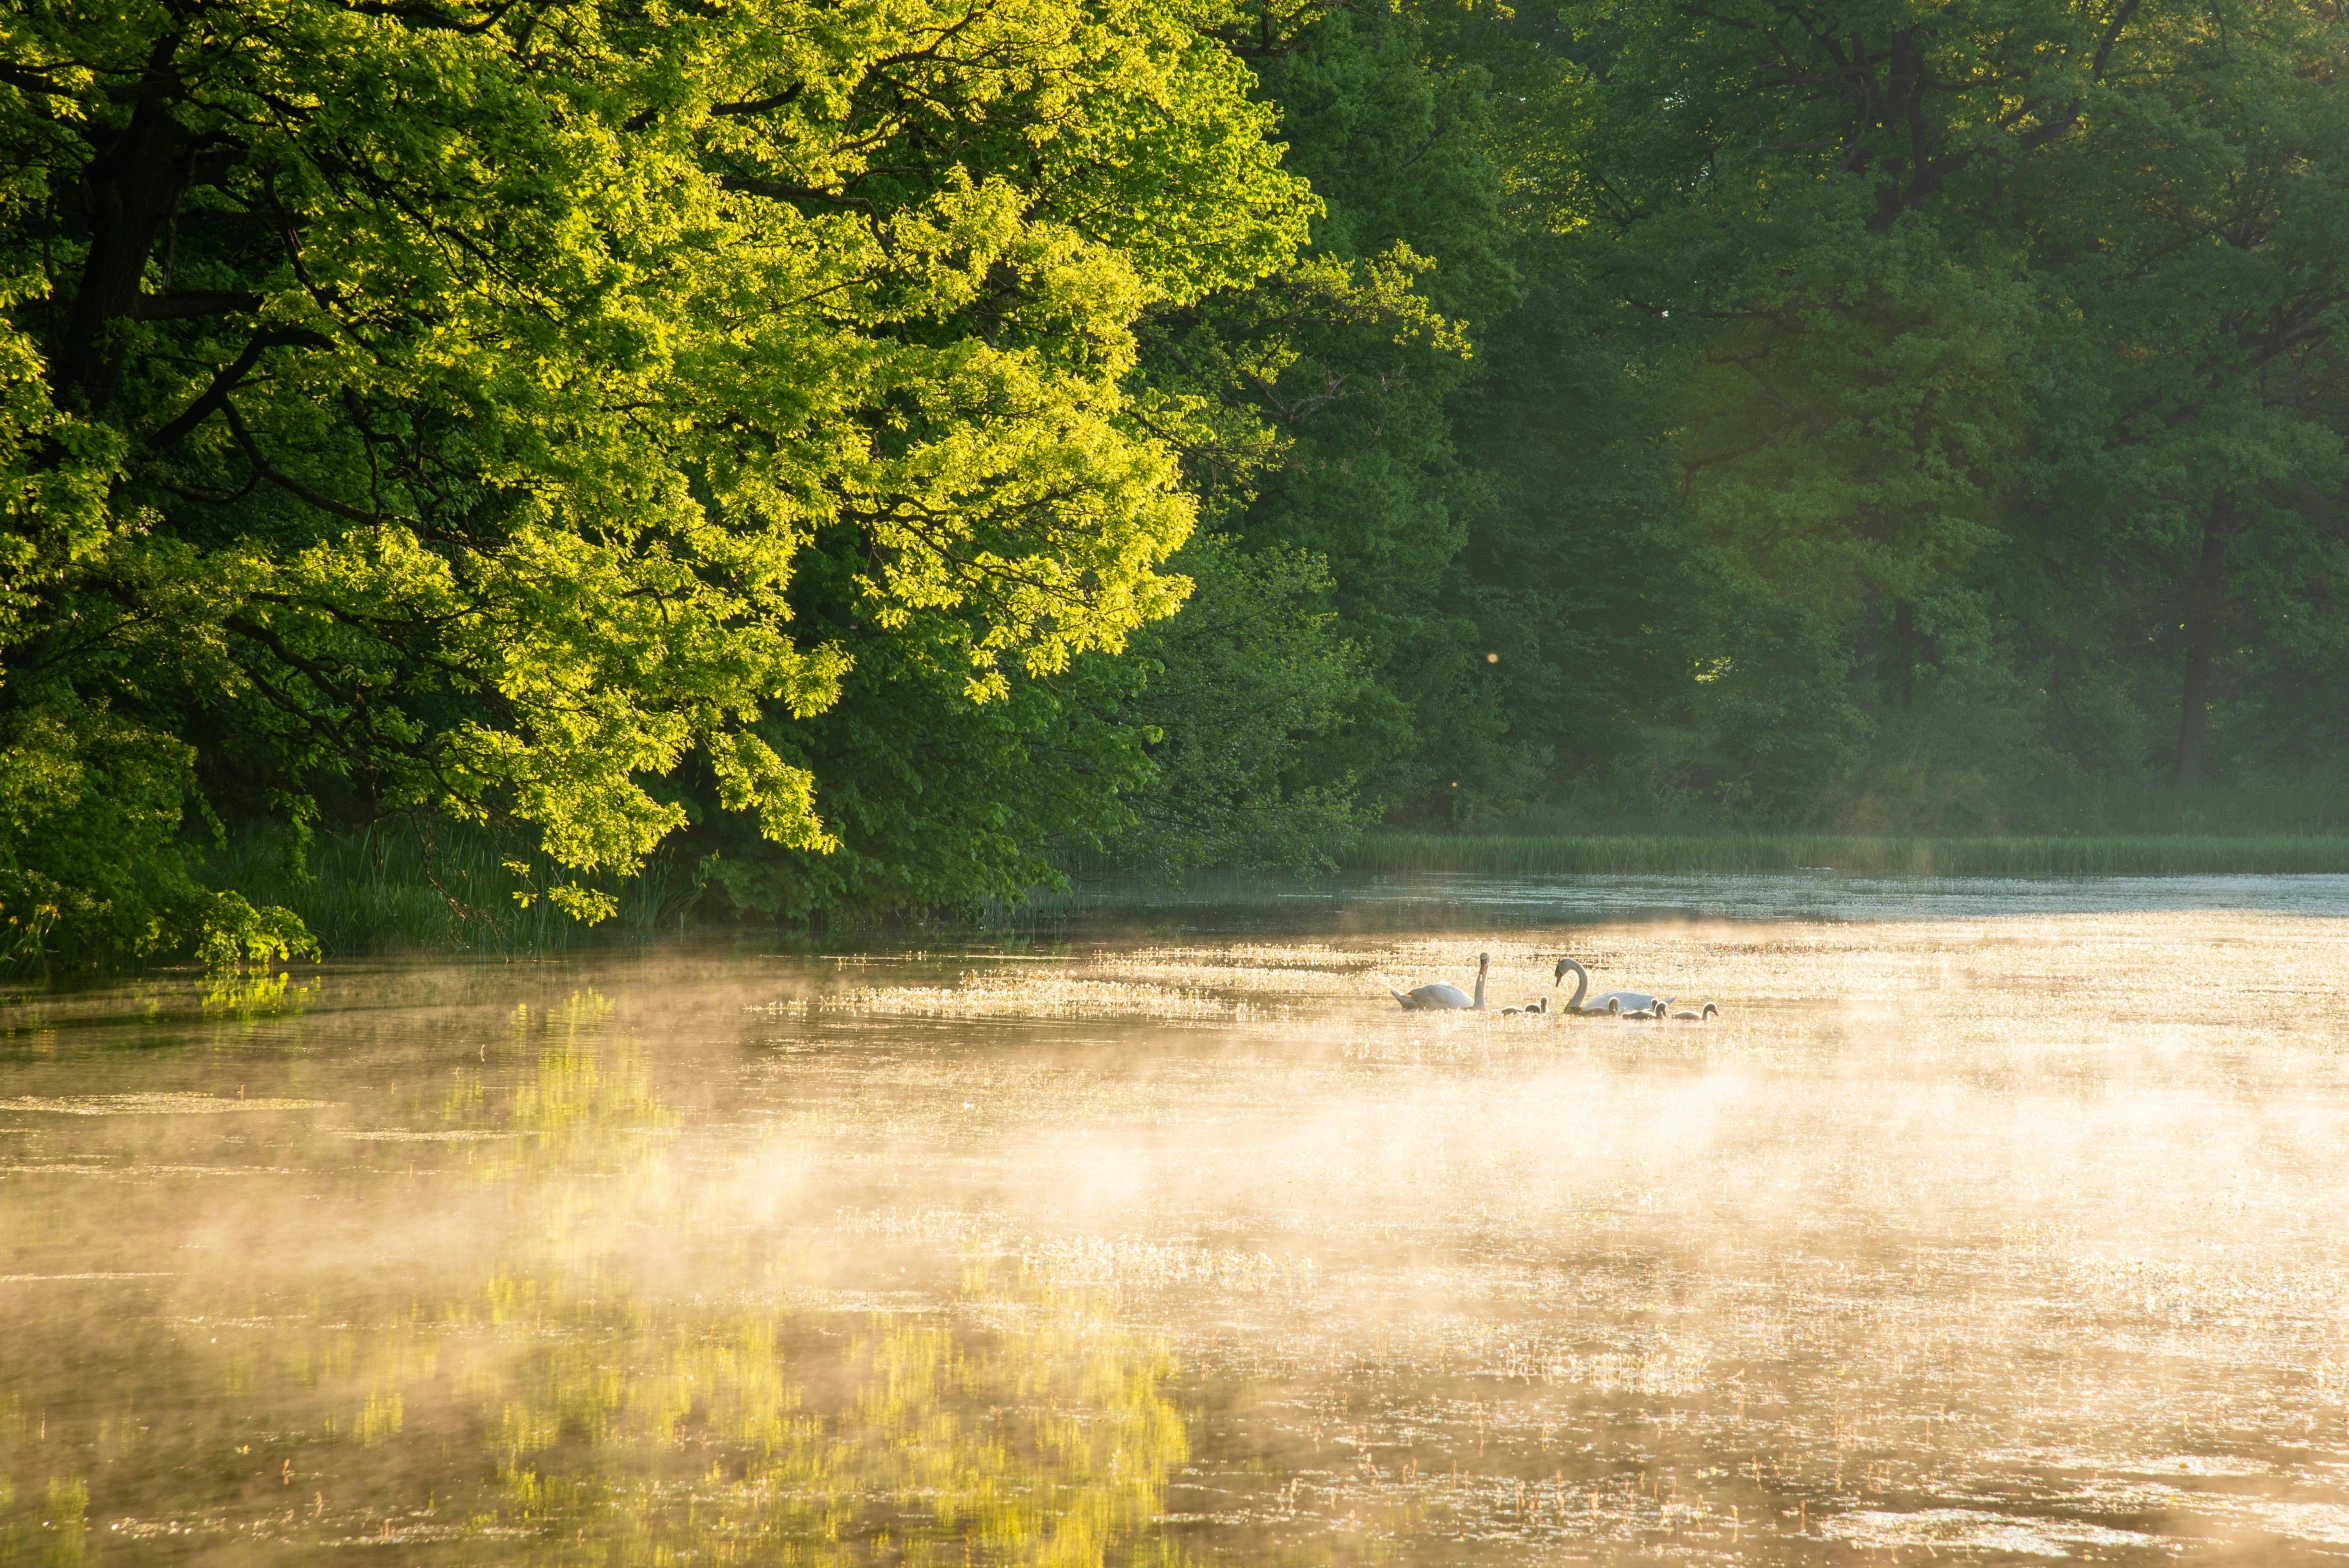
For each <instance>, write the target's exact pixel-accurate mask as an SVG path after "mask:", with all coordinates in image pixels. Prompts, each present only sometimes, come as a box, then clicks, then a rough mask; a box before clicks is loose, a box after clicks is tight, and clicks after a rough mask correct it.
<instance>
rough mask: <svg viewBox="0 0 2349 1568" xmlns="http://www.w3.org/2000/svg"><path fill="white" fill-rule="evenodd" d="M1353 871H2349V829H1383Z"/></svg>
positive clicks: (1368, 841)
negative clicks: (2082, 832)
mask: <svg viewBox="0 0 2349 1568" xmlns="http://www.w3.org/2000/svg"><path fill="white" fill-rule="evenodd" d="M1344 868H1345V869H1346V870H1348V871H1372V872H1376V871H1461V872H1475V873H1482V874H1485V875H1493V876H1514V875H1525V876H1535V875H1541V874H1544V873H1572V872H1582V873H1590V874H1602V875H1603V874H1615V875H1637V874H1641V873H1657V872H1741V871H1742V872H1769V871H1804V870H1820V869H1823V870H1832V871H1837V872H1841V873H1844V874H1846V875H1854V876H1898V877H1912V876H1914V877H1928V876H1934V877H2151V876H2198V875H2228V874H2239V875H2279V874H2292V873H2311V872H2318V873H2322V872H2330V873H2349V834H2287V833H2278V834H2264V835H2255V836H2246V837H2226V836H2223V835H2217V834H2177V835H2171V834H2143V835H2120V836H2111V837H2101V836H2100V837H2045V838H1929V837H1913V838H1908V837H1882V838H1873V837H1860V836H1855V835H1849V834H1837V833H1705V834H1674V833H1525V834H1517V833H1486V834H1478V833H1373V834H1369V835H1367V836H1365V837H1364V838H1363V840H1362V842H1361V844H1360V845H1359V846H1358V847H1357V848H1356V849H1355V850H1354V851H1353V852H1352V853H1351V854H1349V855H1348V856H1346V857H1345V860H1344Z"/></svg>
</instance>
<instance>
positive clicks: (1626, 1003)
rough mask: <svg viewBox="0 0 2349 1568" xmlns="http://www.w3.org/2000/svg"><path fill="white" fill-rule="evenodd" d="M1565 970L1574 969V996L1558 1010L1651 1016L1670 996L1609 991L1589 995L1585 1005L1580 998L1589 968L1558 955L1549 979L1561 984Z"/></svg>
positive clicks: (1587, 984) (1587, 986) (1585, 990)
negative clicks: (1598, 994) (1590, 996)
mask: <svg viewBox="0 0 2349 1568" xmlns="http://www.w3.org/2000/svg"><path fill="white" fill-rule="evenodd" d="M1568 970H1572V971H1574V995H1573V997H1572V998H1571V999H1569V1000H1568V1002H1567V1003H1566V1005H1565V1006H1564V1007H1561V1008H1559V1009H1558V1011H1560V1012H1562V1013H1580V1014H1582V1015H1583V1016H1585V1017H1591V1016H1595V1015H1597V1014H1600V1013H1604V1014H1606V1015H1608V1016H1609V1017H1621V1016H1623V1015H1624V1014H1626V1013H1644V1014H1646V1015H1648V1016H1649V1017H1651V1018H1652V1017H1654V1016H1656V1013H1657V1010H1658V1009H1659V1008H1663V1007H1668V1006H1670V1005H1671V1002H1672V998H1670V997H1668V996H1667V997H1654V996H1650V995H1648V994H1647V993H1646V992H1645V991H1609V992H1608V993H1607V994H1606V995H1604V996H1594V997H1592V998H1591V1000H1590V1005H1589V1006H1587V1007H1585V1006H1584V1005H1583V1002H1582V999H1583V997H1584V995H1585V994H1587V993H1588V992H1589V990H1590V971H1589V970H1587V969H1585V968H1583V967H1582V965H1580V964H1578V963H1576V962H1575V961H1574V960H1573V959H1571V958H1561V959H1559V960H1558V967H1557V968H1556V969H1554V970H1552V971H1551V972H1550V979H1551V982H1552V983H1553V984H1558V985H1563V984H1564V983H1565V981H1566V972H1567V971H1568Z"/></svg>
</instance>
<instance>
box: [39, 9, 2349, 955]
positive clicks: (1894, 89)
mask: <svg viewBox="0 0 2349 1568" xmlns="http://www.w3.org/2000/svg"><path fill="white" fill-rule="evenodd" d="M0 26H4V27H5V29H6V33H5V39H6V43H5V61H4V63H0V128H4V130H0V134H4V135H5V138H6V153H7V167H6V171H5V174H4V175H0V254H4V260H0V308H4V309H5V311H6V322H7V327H6V333H5V342H4V344H0V355H4V357H0V378H4V385H0V423H4V425H5V434H4V436H0V443H4V446H5V451H6V453H7V469H6V473H5V477H4V480H0V483H4V484H5V487H6V495H7V498H8V506H9V520H8V529H7V533H6V536H5V541H4V546H0V548H4V554H0V657H4V659H5V683H4V684H0V900H4V901H5V906H6V910H7V918H8V936H7V941H8V943H9V954H8V956H9V958H10V959H11V961H13V962H16V963H19V964H23V963H28V962H37V963H45V964H54V963H69V964H70V963H91V962H110V961H116V960H120V959H122V958H126V957H140V956H148V955H161V954H169V953H174V952H180V951H185V950H187V949H188V948H190V947H191V946H203V947H207V948H208V950H209V951H210V952H211V954H212V956H213V957H214V958H215V959H216V960H217V959H219V958H220V957H222V956H223V955H227V956H231V957H233V956H235V955H237V954H240V953H247V952H258V951H268V950H275V951H283V950H285V949H286V948H288V947H299V946H300V945H301V944H302V943H303V941H304V937H303V934H302V932H301V929H300V925H299V923H298V922H296V921H294V920H293V918H292V917H291V916H290V915H288V914H286V913H285V912H284V911H283V910H281V909H278V908H275V907H273V906H274V901H275V899H276V898H278V897H280V896H282V894H283V889H284V888H285V887H287V886H289V885H299V884H301V883H302V881H303V879H304V878H305V877H306V876H311V877H314V876H316V875H318V874H320V873H319V870H318V867H319V866H320V865H321V864H327V865H330V866H331V863H332V862H331V858H330V859H329V860H328V861H324V862H322V861H321V860H320V859H319V846H321V845H326V844H330V843H332V842H335V841H336V840H337V836H338V835H341V836H342V837H343V838H345V839H347V838H348V837H349V836H350V835H352V834H354V833H358V832H361V831H362V830H364V831H365V832H368V833H381V832H382V831H383V824H385V823H398V824H404V825H405V826H404V827H403V829H402V831H405V832H407V833H409V834H410V835H411V836H412V837H413V838H414V839H415V841H417V842H421V843H423V844H424V845H425V846H426V853H425V855H424V857H423V865H424V867H425V872H426V874H427V875H429V871H430V865H431V846H433V845H435V844H445V843H449V842H453V841H454V840H452V839H451V837H450V835H458V836H464V835H471V837H470V838H467V839H466V840H465V841H466V842H468V843H473V844H476V845H478V844H491V845H494V846H496V848H495V850H494V853H495V854H496V855H497V856H498V857H500V858H502V859H503V860H505V861H506V862H508V863H509V866H510V874H511V876H512V877H513V878H514V879H515V883H516V887H517V888H518V890H519V891H520V892H521V894H522V895H523V897H525V898H526V899H540V898H543V899H547V900H551V901H552V902H553V903H554V904H555V905H557V906H559V907H560V908H562V909H564V910H565V911H567V912H568V913H569V914H570V915H572V916H576V917H580V918H594V917H596V916H598V915H601V914H604V913H607V912H608V911H609V910H610V909H611V908H612V907H613V899H614V890H615V888H617V887H618V885H619V882H620V881H621V880H624V879H626V878H628V877H630V876H633V875H636V874H638V873H640V872H641V871H642V870H643V869H644V868H645V867H646V866H647V865H648V864H657V865H658V866H660V867H662V868H665V869H664V874H665V875H668V876H669V877H670V878H671V879H672V880H673V881H676V882H677V883H678V884H679V885H682V886H687V887H689V888H690V890H691V897H690V900H689V902H691V903H692V904H693V906H694V908H695V909H696V910H697V911H698V913H700V914H701V915H703V916H705V917H714V918H752V919H761V920H765V919H777V920H786V921H819V922H834V923H838V922H844V921H849V922H853V921H860V920H870V919H873V918H877V917H882V916H887V915H891V914H897V913H904V912H907V911H920V910H929V909H938V908H947V909H953V908H969V907H973V906H976V905H978V904H981V903H984V902H986V901H990V900H1002V899H1008V898H1015V897H1017V896H1018V894H1019V893H1020V892H1021V890H1023V889H1025V888H1028V887H1031V886H1034V885H1036V884H1037V883H1038V882H1039V881H1042V880H1046V879H1048V878H1050V877H1051V876H1052V875H1053V874H1054V868H1055V867H1066V866H1069V865H1071V864H1077V863H1083V864H1088V865H1118V866H1126V867H1132V868H1136V869H1141V870H1146V871H1151V872H1155V873H1159V874H1167V873H1172V872H1179V871H1181V870H1184V869H1186V868H1191V867H1196V866H1205V865H1229V866H1247V867H1289V868H1294V869H1299V870H1312V869H1315V868H1319V867H1326V866H1327V865H1329V864H1330V863H1331V861H1332V859H1333V857H1336V856H1339V855H1342V854H1343V853H1344V851H1345V849H1346V847H1347V845H1348V844H1349V843H1350V842H1351V841H1352V840H1353V838H1354V836H1356V835H1358V834H1359V833H1360V832H1362V831H1363V830H1364V829H1365V828H1366V827H1369V826H1372V825H1375V824H1380V823H1386V824H1436V825H1450V826H1474V825H1490V824H1509V823H1518V824H1525V823H1534V824H1548V825H1555V826H1570V827H1587V826H1596V825H1605V824H1630V823H1636V824H1641V825H1650V826H1652V825H1659V824H1662V825H1676V826H1680V827H1685V828H1705V829H1718V828H1754V827H1770V826H1786V827H1801V828H1811V829H1841V830H1851V831H1861V832H1890V831H1902V832H1960V833H1996V832H2007V831H2043V830H2048V829H2081V828H2087V829H2095V828H2098V827H2102V826H2108V825H2111V824H2113V823H2115V822H2120V821H2123V820H2128V821H2135V820H2139V819H2142V818H2144V817H2146V815H2147V813H2148V812H2155V811H2156V810H2157V807H2158V803H2160V802H2161V801H2163V800H2178V801H2190V802H2201V803H2203V804H2202V807H2201V809H2204V810H2206V811H2215V812H2233V813H2238V814H2239V813H2241V812H2243V811H2245V810H2257V811H2263V812H2271V813H2282V814H2283V815H2284V816H2287V817H2291V816H2294V814H2297V818H2296V819H2305V820H2307V821H2311V822H2313V821H2316V820H2319V819H2321V818H2322V817H2323V816H2324V813H2326V812H2327V811H2334V810H2337V808H2336V806H2335V805H2334V804H2333V803H2335V802H2337V801H2338V800H2339V799H2340V798H2341V795H2340V791H2341V789H2342V787H2343V786H2344V785H2349V700H2344V699H2345V696H2349V470H2345V467H2344V459H2343V451H2344V449H2343V437H2344V433H2345V432H2349V376H2345V375H2344V361H2343V357H2342V352H2341V344H2340V337H2339V333H2338V331H2337V328H2338V327H2339V326H2340V324H2341V322H2342V319H2343V300H2344V293H2345V290H2349V276H2345V275H2344V266H2345V264H2349V82H2345V81H2344V79H2343V71H2344V69H2345V67H2349V15H2345V14H2344V12H2343V11H2342V10H2341V8H2340V7H2339V6H2338V5H2336V4H2332V3H2329V0H2328V3H2319V0H2275V3H2238V0H1948V3H1936V4H1933V5H1930V6H1927V5H1923V4H1912V3H1901V0H1817V3H1796V0H1588V3H1557V0H1522V3H1520V4H1518V5H1516V6H1515V7H1514V8H1513V9H1512V8H1507V7H1502V6H1499V5H1492V4H1482V5H1476V6H1473V7H1471V6H1459V5H1451V4H1442V3H1433V0H1430V3H1418V0H1412V3H1407V4H1402V5H1398V6H1392V7H1390V6H1386V5H1368V6H1350V5H1344V4H1322V5H1314V4H1300V5H1296V6H1285V5H1283V4H1280V3H1278V0H1228V3H1227V0H1111V3H1106V4H1105V3H1100V0H893V3H890V4H871V5H866V4H850V5H847V6H816V5H812V4H801V3H792V0H754V3H748V4H731V3H722V0H676V3H674V4H670V3H663V0H629V3H625V4H594V3H584V0H571V3H552V0H541V3H532V0H486V3H476V4H467V3H460V0H449V3H442V0H348V3H330V0H281V3H274V4H270V5H261V4H246V3H223V4H217V5H190V4H185V3H173V4H160V5H145V4H130V5H123V6H118V7H92V8H89V9H86V10H83V9H77V8H74V7H71V6H63V5H48V4H35V5H31V6H27V7H20V8H18V9H17V10H15V11H14V12H12V13H11V15H10V17H9V18H8V20H7V21H6V22H5V23H4V24H0ZM2246 803H2253V804H2246ZM2278 803H2281V804H2278ZM2332 820H2333V821H2334V822H2335V823H2336V825H2337V821H2338V818H2337V815H2336V816H2335V817H2334V818H2333V819H2332Z"/></svg>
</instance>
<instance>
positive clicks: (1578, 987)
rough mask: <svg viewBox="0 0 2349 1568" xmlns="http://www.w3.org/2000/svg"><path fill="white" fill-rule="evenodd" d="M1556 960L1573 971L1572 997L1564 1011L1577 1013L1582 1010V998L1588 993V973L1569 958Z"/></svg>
mask: <svg viewBox="0 0 2349 1568" xmlns="http://www.w3.org/2000/svg"><path fill="white" fill-rule="evenodd" d="M1558 962H1560V963H1562V964H1564V965H1565V966H1566V967H1567V968H1569V969H1571V970H1573V971H1574V997H1573V999H1572V1000H1571V1001H1569V1002H1568V1003H1567V1004H1566V1011H1567V1012H1570V1013H1579V1012H1581V1011H1582V999H1583V998H1584V997H1585V996H1588V995H1589V994H1590V975H1589V973H1588V972H1587V971H1586V970H1584V968H1583V967H1582V965H1580V964H1578V963H1576V962H1575V961H1574V960H1573V959H1571V958H1561V959H1560V960H1558Z"/></svg>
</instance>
